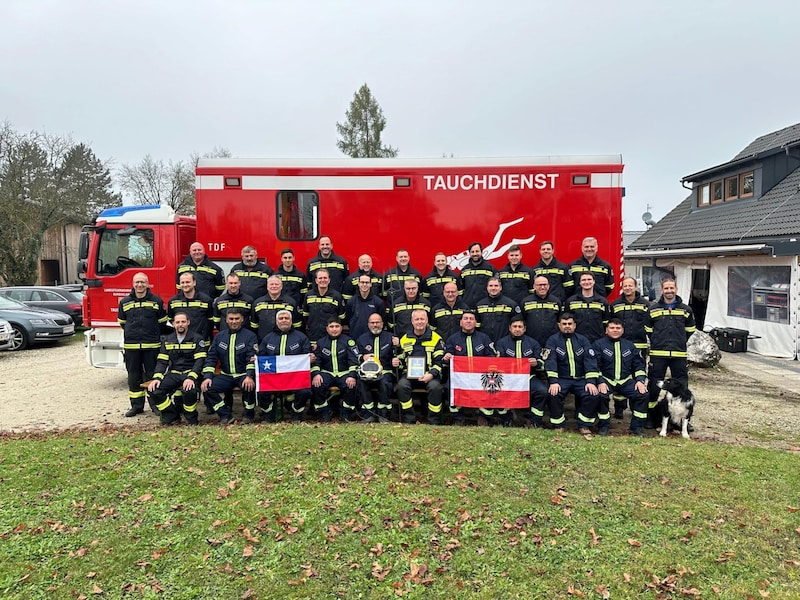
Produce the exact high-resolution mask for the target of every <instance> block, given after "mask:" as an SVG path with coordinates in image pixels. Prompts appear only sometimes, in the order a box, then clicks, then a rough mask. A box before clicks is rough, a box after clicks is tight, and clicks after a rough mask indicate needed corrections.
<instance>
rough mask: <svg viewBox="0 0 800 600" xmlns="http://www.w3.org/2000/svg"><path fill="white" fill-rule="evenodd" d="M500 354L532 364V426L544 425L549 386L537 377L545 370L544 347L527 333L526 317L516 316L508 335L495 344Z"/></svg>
mask: <svg viewBox="0 0 800 600" xmlns="http://www.w3.org/2000/svg"><path fill="white" fill-rule="evenodd" d="M495 350H497V354H498V356H500V357H501V358H524V359H526V360H527V361H528V364H530V366H531V375H530V377H529V382H530V402H531V404H530V406H531V410H530V415H529V419H530V421H529V422H530V426H531V427H535V428H539V427H541V426H542V417H544V406H545V403H546V402H547V386H546V385H545V384H544V381H542V380H541V379H539V377H537V372H542V373H543V372H544V359H543V358H542V347H541V346H540V345H539V342H537V341H536V340H535V339H533V338H532V337H530V336H527V335H525V319H524V318H523V317H522V316H521V315H518V316H515V317H513V318H512V319H511V323H510V324H509V326H508V335H507V336H505V337H502V338H500V340H498V342H497V343H496V344H495Z"/></svg>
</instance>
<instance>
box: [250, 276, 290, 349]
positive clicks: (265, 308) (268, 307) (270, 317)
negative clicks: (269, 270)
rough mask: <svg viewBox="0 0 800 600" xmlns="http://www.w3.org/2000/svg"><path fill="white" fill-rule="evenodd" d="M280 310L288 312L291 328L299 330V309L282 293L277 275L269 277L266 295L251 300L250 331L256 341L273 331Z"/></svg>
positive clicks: (281, 283) (280, 282)
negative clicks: (256, 337)
mask: <svg viewBox="0 0 800 600" xmlns="http://www.w3.org/2000/svg"><path fill="white" fill-rule="evenodd" d="M282 310H288V311H289V312H290V313H291V315H292V326H293V327H294V328H295V329H300V328H301V327H302V326H303V317H302V316H301V314H300V309H299V308H298V307H297V305H296V304H295V303H294V299H293V298H292V297H291V296H288V295H287V294H284V293H283V282H282V281H281V278H280V277H278V276H277V275H270V277H269V279H267V293H266V294H264V295H263V296H261V297H260V298H256V299H255V300H253V308H252V311H251V313H250V330H251V331H254V332H255V334H256V335H257V336H258V341H259V342H260V341H261V340H263V339H264V337H266V336H267V335H269V334H270V333H272V331H273V330H274V329H275V319H276V317H277V316H278V313H279V312H280V311H282Z"/></svg>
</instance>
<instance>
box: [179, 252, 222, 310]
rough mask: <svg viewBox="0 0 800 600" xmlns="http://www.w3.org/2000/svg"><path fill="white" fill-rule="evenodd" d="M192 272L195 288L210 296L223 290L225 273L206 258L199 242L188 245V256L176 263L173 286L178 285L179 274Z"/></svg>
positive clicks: (215, 295) (214, 295) (216, 294)
mask: <svg viewBox="0 0 800 600" xmlns="http://www.w3.org/2000/svg"><path fill="white" fill-rule="evenodd" d="M187 272H190V273H194V275H195V278H196V280H197V289H198V290H199V291H201V292H203V293H204V294H205V295H207V296H210V297H211V298H216V297H217V296H219V295H220V294H221V293H222V292H224V291H225V273H224V272H223V271H222V268H220V266H219V265H218V264H216V263H214V262H211V260H210V259H209V258H208V255H206V248H205V246H203V244H201V243H200V242H195V243H194V244H192V245H191V246H189V256H187V257H186V258H185V259H183V262H182V263H181V264H179V265H178V270H177V271H176V273H175V287H180V280H181V274H183V273H187Z"/></svg>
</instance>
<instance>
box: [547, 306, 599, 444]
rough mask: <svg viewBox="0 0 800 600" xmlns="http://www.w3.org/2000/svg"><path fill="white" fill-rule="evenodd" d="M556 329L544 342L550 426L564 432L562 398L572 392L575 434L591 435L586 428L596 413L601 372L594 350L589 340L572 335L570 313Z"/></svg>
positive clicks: (573, 329) (578, 335) (573, 331)
mask: <svg viewBox="0 0 800 600" xmlns="http://www.w3.org/2000/svg"><path fill="white" fill-rule="evenodd" d="M558 328H559V330H560V331H559V332H558V333H556V334H554V335H552V336H551V337H550V339H549V340H547V345H546V346H545V349H544V353H545V368H546V369H547V379H548V381H549V386H548V388H547V400H548V404H549V406H550V424H551V425H552V426H553V427H554V428H555V430H556V431H563V430H564V423H565V422H566V417H565V416H564V398H566V396H567V394H569V393H570V392H572V394H573V395H574V396H575V411H576V417H577V421H578V432H579V433H581V434H587V433H590V432H591V430H590V429H589V427H590V426H591V424H592V422H593V421H594V415H596V413H597V403H598V398H597V395H598V393H599V392H598V390H597V378H598V376H599V375H600V373H599V372H598V370H597V360H596V358H595V353H594V348H592V345H591V343H589V340H588V339H586V338H585V337H584V336H582V335H581V334H579V333H575V315H573V314H572V313H570V312H564V313H562V314H561V317H560V318H559V321H558ZM584 403H585V404H586V408H585V409H584V408H583V405H584ZM592 407H594V409H592ZM584 411H585V412H584ZM593 413H594V414H593ZM590 417H591V418H590Z"/></svg>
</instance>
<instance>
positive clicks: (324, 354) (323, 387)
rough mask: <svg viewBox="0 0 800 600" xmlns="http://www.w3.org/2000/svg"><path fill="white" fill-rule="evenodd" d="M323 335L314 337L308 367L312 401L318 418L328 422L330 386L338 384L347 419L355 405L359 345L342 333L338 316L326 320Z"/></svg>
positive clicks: (343, 416) (345, 420) (344, 415)
mask: <svg viewBox="0 0 800 600" xmlns="http://www.w3.org/2000/svg"><path fill="white" fill-rule="evenodd" d="M326 331H327V333H326V335H323V336H322V337H321V338H320V339H319V340H317V345H316V347H315V348H314V357H315V359H314V364H313V365H312V367H311V401H312V402H313V403H314V410H316V411H317V415H318V416H319V420H320V421H321V422H323V423H328V422H330V420H331V417H332V410H331V407H330V405H329V402H330V398H331V394H330V388H331V387H332V386H336V387H338V388H339V394H340V397H341V412H340V416H341V418H342V421H344V422H347V421H349V420H350V417H351V416H352V414H353V411H354V410H355V409H356V383H357V379H356V377H357V376H356V369H357V368H358V348H357V347H356V343H355V341H353V340H352V339H351V338H350V337H349V336H347V335H344V334H343V333H342V322H341V320H339V318H337V317H333V318H331V319H330V320H329V321H328V326H327V327H326Z"/></svg>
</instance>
